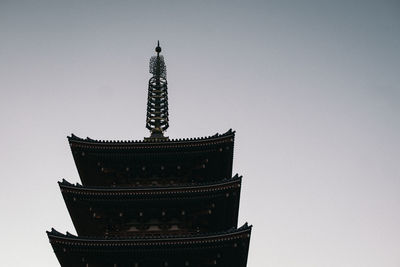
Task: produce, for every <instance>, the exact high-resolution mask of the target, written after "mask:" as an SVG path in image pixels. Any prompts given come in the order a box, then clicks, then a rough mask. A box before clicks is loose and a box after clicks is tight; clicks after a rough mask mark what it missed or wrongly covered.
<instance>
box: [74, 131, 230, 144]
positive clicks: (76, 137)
mask: <svg viewBox="0 0 400 267" xmlns="http://www.w3.org/2000/svg"><path fill="white" fill-rule="evenodd" d="M234 134H235V131H233V130H232V129H229V130H228V131H226V132H225V133H223V134H220V133H216V134H214V135H210V136H204V137H187V138H175V139H156V141H154V140H151V139H144V140H104V139H102V140H98V139H92V138H90V137H86V138H85V139H84V138H81V137H78V136H77V135H75V134H73V133H71V136H67V138H68V140H69V141H79V142H87V143H101V144H115V143H124V144H156V143H172V142H187V141H203V140H208V139H214V138H223V137H227V136H230V135H234Z"/></svg>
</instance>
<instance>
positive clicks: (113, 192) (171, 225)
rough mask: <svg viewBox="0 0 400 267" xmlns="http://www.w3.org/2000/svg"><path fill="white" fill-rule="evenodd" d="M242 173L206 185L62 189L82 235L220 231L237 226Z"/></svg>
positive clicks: (69, 186) (64, 186) (64, 184)
mask: <svg viewBox="0 0 400 267" xmlns="http://www.w3.org/2000/svg"><path fill="white" fill-rule="evenodd" d="M241 180H242V178H241V177H239V176H237V175H236V176H235V177H233V178H231V179H227V180H223V181H220V182H213V183H207V184H202V185H185V186H175V187H171V186H170V187H157V188H154V187H146V188H132V187H129V188H99V187H82V186H79V185H72V184H70V183H68V182H66V181H65V180H64V181H63V182H60V183H59V185H60V189H61V192H62V194H63V197H64V200H65V203H66V205H67V208H68V211H69V213H70V216H71V219H72V221H73V223H74V226H75V229H76V231H77V233H78V234H79V235H84V236H109V237H111V236H130V235H152V234H160V233H175V234H178V233H195V232H216V231H223V230H226V229H230V228H235V227H237V219H238V211H239V201H240V188H241Z"/></svg>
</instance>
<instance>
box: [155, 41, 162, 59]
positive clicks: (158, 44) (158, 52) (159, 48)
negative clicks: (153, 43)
mask: <svg viewBox="0 0 400 267" xmlns="http://www.w3.org/2000/svg"><path fill="white" fill-rule="evenodd" d="M156 52H157V56H158V55H159V54H160V52H161V46H160V41H157V47H156Z"/></svg>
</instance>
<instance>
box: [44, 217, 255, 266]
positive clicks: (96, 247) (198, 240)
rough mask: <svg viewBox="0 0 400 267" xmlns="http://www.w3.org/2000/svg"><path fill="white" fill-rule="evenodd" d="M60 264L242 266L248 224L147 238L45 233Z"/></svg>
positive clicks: (246, 242) (244, 257)
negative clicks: (205, 233)
mask: <svg viewBox="0 0 400 267" xmlns="http://www.w3.org/2000/svg"><path fill="white" fill-rule="evenodd" d="M47 234H48V237H49V240H50V243H51V245H52V247H53V249H54V252H55V254H56V256H57V258H58V261H59V262H60V264H61V266H64V267H79V266H82V267H83V266H85V267H86V266H90V267H94V266H95V267H105V266H108V267H114V266H136V267H144V266H146V267H155V266H157V267H160V266H164V267H167V266H196V267H197V266H198V267H200V266H202V267H203V266H211V265H212V266H215V265H217V266H230V267H245V266H246V264H247V254H248V249H249V242H250V235H251V226H248V225H247V224H245V225H244V226H242V227H241V228H239V229H235V230H230V231H225V232H219V233H215V234H207V235H204V234H201V235H183V236H153V237H147V238H118V239H117V238H109V239H104V238H85V237H77V236H74V235H71V234H68V233H67V235H63V234H61V233H59V232H57V231H55V230H54V229H53V230H52V231H51V232H47Z"/></svg>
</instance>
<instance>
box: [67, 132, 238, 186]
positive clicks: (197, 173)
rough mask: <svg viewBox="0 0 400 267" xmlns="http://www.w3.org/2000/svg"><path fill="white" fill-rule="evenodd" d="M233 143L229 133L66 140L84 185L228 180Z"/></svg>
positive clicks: (233, 134) (150, 184) (232, 135)
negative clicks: (109, 139) (117, 139)
mask: <svg viewBox="0 0 400 267" xmlns="http://www.w3.org/2000/svg"><path fill="white" fill-rule="evenodd" d="M234 138H235V132H234V131H232V130H229V131H227V132H226V133H224V134H215V135H213V136H209V137H203V138H191V139H172V140H168V139H164V140H163V139H146V140H144V141H99V140H93V139H90V138H86V139H82V138H79V137H77V136H75V135H71V136H70V137H68V141H69V144H70V146H71V151H72V154H73V157H74V160H75V164H76V166H77V169H78V172H79V175H80V178H81V181H82V184H83V185H85V186H130V185H141V186H143V185H144V186H160V185H167V184H172V185H174V184H187V183H203V182H212V181H217V180H223V179H228V178H231V177H232V162H233V148H234Z"/></svg>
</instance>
